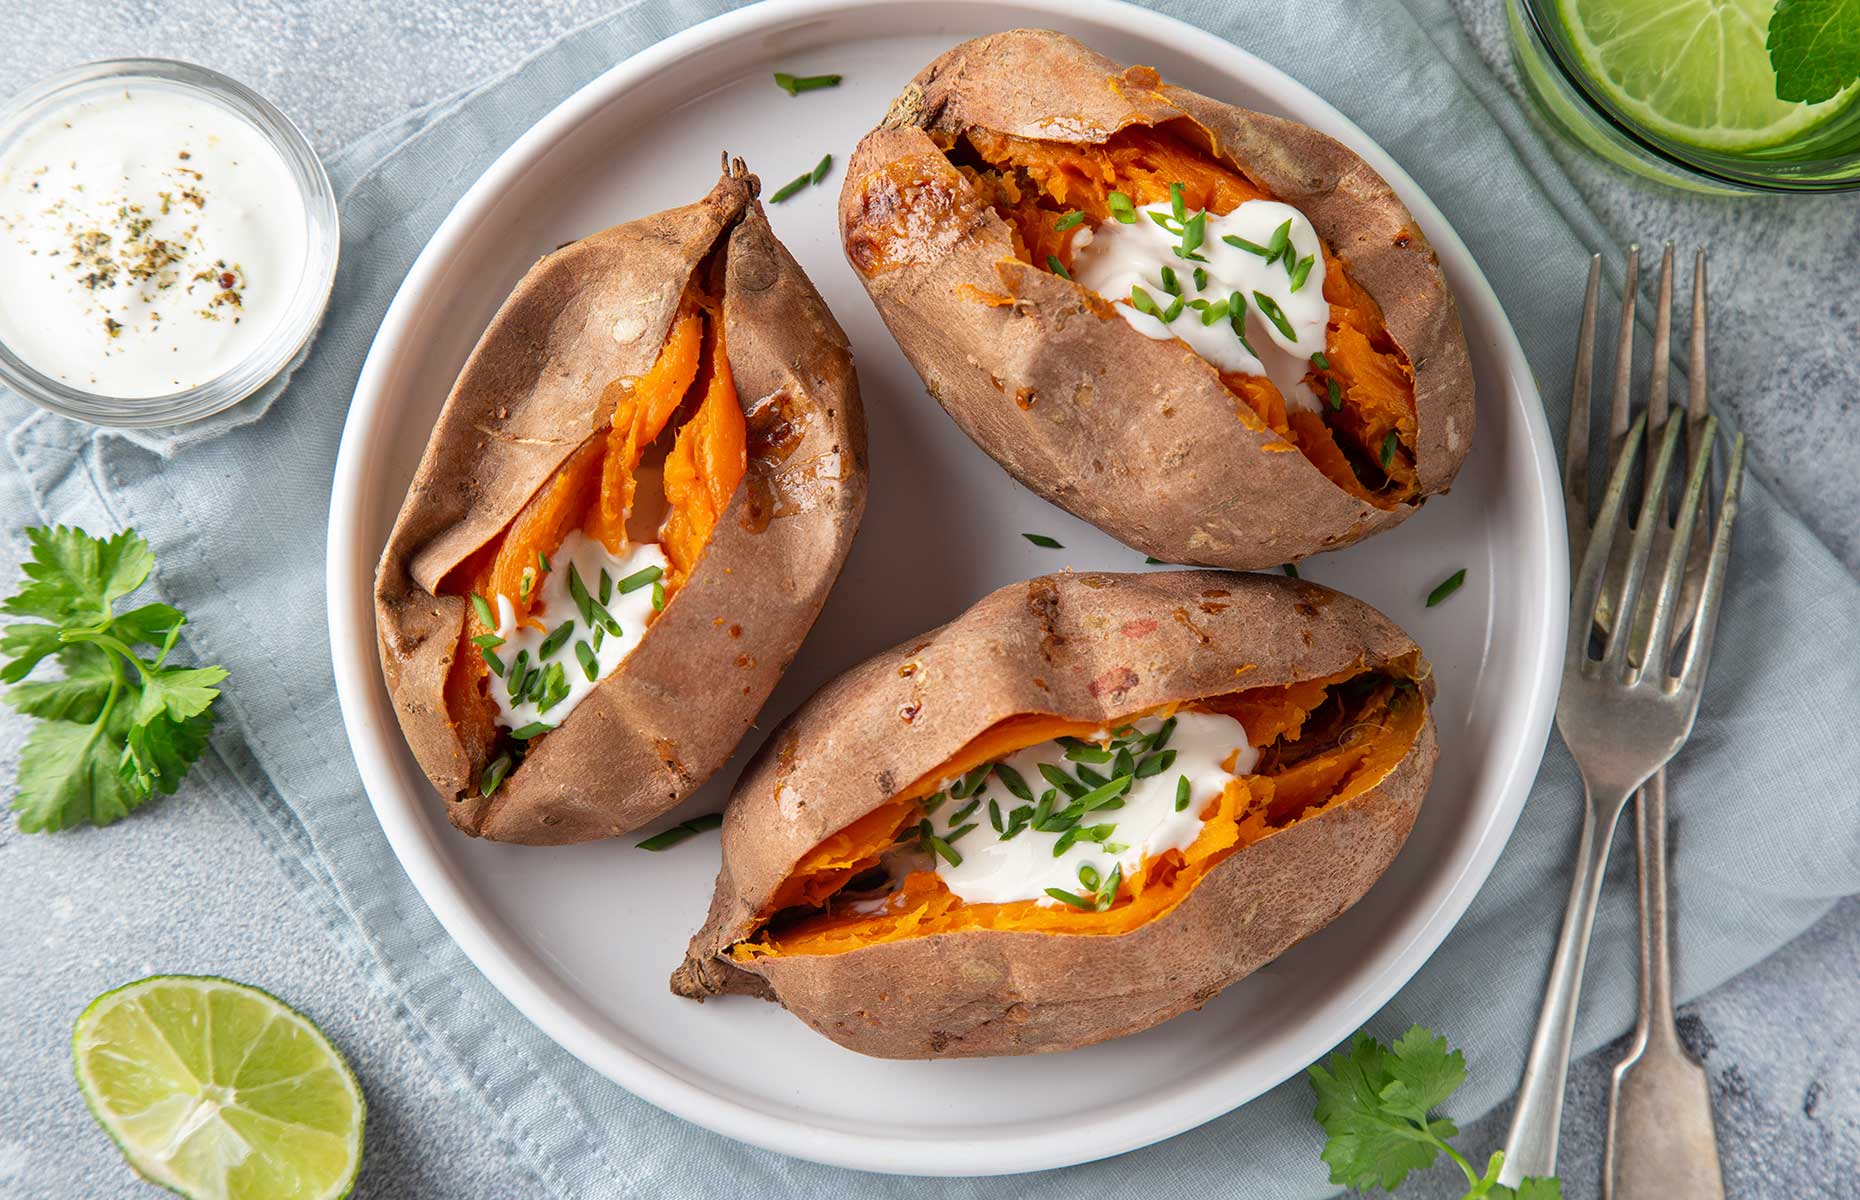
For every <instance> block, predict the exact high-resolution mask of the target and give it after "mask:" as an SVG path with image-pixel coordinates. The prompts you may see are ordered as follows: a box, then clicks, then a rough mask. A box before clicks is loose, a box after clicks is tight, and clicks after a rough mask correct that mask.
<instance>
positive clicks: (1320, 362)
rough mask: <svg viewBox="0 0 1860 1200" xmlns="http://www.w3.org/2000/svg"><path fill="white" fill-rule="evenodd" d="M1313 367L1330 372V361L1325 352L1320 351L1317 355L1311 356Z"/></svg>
mask: <svg viewBox="0 0 1860 1200" xmlns="http://www.w3.org/2000/svg"><path fill="white" fill-rule="evenodd" d="M1311 365H1312V366H1314V367H1316V368H1317V369H1318V370H1320V371H1328V370H1330V359H1328V358H1325V357H1324V352H1323V351H1322V350H1319V351H1318V352H1317V353H1316V354H1313V355H1312V356H1311Z"/></svg>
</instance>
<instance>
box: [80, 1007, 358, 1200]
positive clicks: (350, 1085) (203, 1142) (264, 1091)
mask: <svg viewBox="0 0 1860 1200" xmlns="http://www.w3.org/2000/svg"><path fill="white" fill-rule="evenodd" d="M71 1055H72V1058H73V1059H74V1060H75V1062H76V1067H77V1077H78V1085H79V1086H80V1087H82V1088H83V1090H84V1100H85V1102H86V1103H88V1104H89V1105H90V1111H91V1114H92V1115H93V1116H95V1117H96V1118H97V1123H98V1124H100V1125H102V1126H103V1127H104V1129H105V1130H106V1131H107V1132H108V1133H109V1135H110V1136H111V1137H112V1138H114V1139H115V1140H116V1144H117V1146H118V1147H119V1148H120V1149H121V1150H122V1152H123V1157H124V1158H127V1159H128V1160H129V1165H130V1166H132V1167H134V1168H135V1169H136V1172H137V1173H138V1174H140V1175H141V1176H142V1177H143V1178H145V1179H147V1180H149V1181H150V1182H151V1183H158V1184H160V1185H162V1186H163V1187H166V1188H171V1189H172V1190H174V1191H177V1192H179V1193H181V1194H182V1195H184V1196H189V1197H192V1198H193V1200H337V1198H338V1197H342V1196H346V1195H348V1194H349V1189H350V1187H351V1186H353V1184H354V1183H355V1172H356V1169H357V1168H358V1167H359V1166H361V1161H362V1121H363V1118H364V1117H365V1116H366V1113H367V1105H366V1104H365V1103H364V1102H363V1100H362V1092H361V1089H360V1088H359V1087H357V1086H356V1083H355V1076H354V1075H353V1074H351V1073H350V1071H349V1065H348V1064H347V1063H346V1062H344V1061H343V1059H342V1055H340V1054H338V1053H337V1052H336V1048H335V1047H334V1046H332V1045H330V1044H329V1041H328V1039H327V1038H325V1037H324V1036H323V1035H322V1033H321V1032H319V1031H318V1030H317V1027H316V1026H314V1025H312V1024H311V1023H310V1022H309V1021H308V1020H307V1019H305V1018H304V1016H303V1015H302V1014H301V1013H299V1012H297V1011H296V1010H295V1009H292V1008H291V1007H290V1006H289V1005H287V1004H285V1003H284V1002H283V1001H281V1000H279V999H278V998H277V997H275V996H273V995H271V994H270V993H268V992H262V991H260V990H258V989H257V988H254V987H247V986H246V985H245V984H243V983H233V982H232V981H231V980H227V979H214V978H210V977H205V976H195V975H156V976H153V977H151V978H148V979H143V980H138V981H137V982H135V983H131V984H127V985H125V986H123V987H120V988H117V989H116V990H115V991H113V992H105V993H104V994H103V995H101V996H99V997H97V998H96V999H95V1000H93V1001H91V1003H90V1007H89V1008H86V1009H85V1010H84V1013H83V1015H82V1016H80V1017H78V1020H77V1027H76V1028H75V1029H74V1030H72V1033H71Z"/></svg>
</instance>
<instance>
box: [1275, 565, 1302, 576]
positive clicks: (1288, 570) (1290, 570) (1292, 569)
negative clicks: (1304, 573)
mask: <svg viewBox="0 0 1860 1200" xmlns="http://www.w3.org/2000/svg"><path fill="white" fill-rule="evenodd" d="M1279 570H1281V571H1284V572H1285V574H1286V577H1287V578H1289V579H1297V578H1298V566H1297V564H1295V563H1285V564H1284V565H1283V566H1281V567H1280V568H1279Z"/></svg>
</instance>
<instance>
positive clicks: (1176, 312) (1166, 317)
mask: <svg viewBox="0 0 1860 1200" xmlns="http://www.w3.org/2000/svg"><path fill="white" fill-rule="evenodd" d="M1183 303H1184V301H1183V299H1182V297H1180V296H1177V297H1176V298H1175V302H1174V303H1173V304H1171V305H1170V306H1169V307H1168V308H1165V309H1163V311H1162V321H1163V324H1164V325H1167V324H1169V322H1171V321H1173V320H1175V319H1176V318H1177V317H1179V316H1181V315H1182V305H1183Z"/></svg>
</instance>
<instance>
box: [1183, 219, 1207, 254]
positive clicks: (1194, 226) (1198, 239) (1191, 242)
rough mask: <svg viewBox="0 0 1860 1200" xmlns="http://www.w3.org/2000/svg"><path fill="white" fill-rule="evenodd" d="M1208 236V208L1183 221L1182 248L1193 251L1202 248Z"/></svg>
mask: <svg viewBox="0 0 1860 1200" xmlns="http://www.w3.org/2000/svg"><path fill="white" fill-rule="evenodd" d="M1207 236H1208V214H1207V211H1206V210H1203V211H1201V212H1198V213H1196V214H1195V215H1194V216H1192V217H1190V218H1189V219H1188V220H1187V221H1184V222H1183V223H1182V249H1183V250H1184V251H1186V252H1188V253H1191V254H1192V253H1193V252H1195V251H1196V250H1199V249H1200V248H1201V243H1202V242H1203V241H1204V240H1205V239H1206V238H1207Z"/></svg>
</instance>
